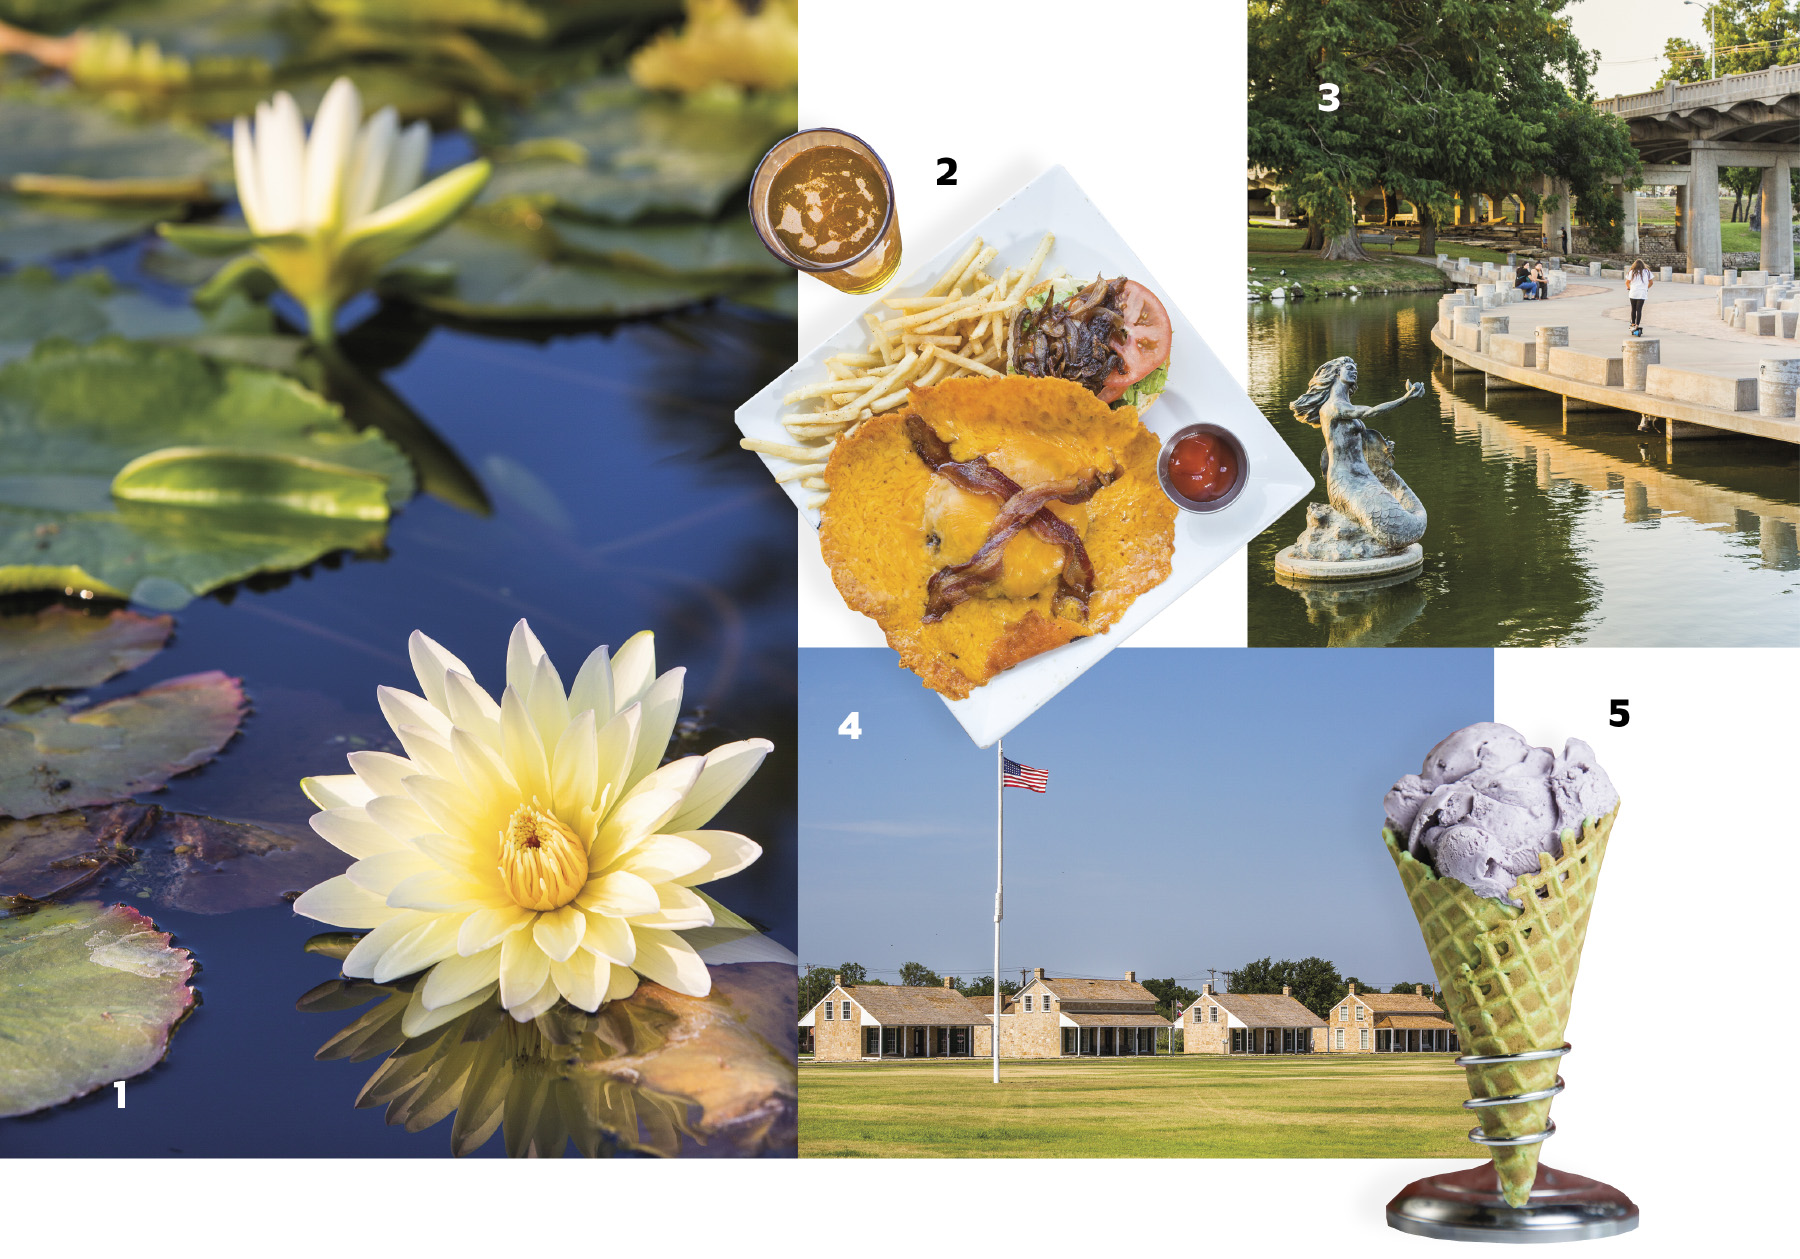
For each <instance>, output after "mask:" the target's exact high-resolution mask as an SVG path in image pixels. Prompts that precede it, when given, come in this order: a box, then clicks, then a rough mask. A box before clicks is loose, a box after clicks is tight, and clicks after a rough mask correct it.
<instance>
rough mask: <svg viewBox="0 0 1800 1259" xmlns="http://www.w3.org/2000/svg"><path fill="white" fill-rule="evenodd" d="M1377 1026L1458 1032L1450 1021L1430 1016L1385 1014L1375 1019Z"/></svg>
mask: <svg viewBox="0 0 1800 1259" xmlns="http://www.w3.org/2000/svg"><path fill="white" fill-rule="evenodd" d="M1375 1026H1376V1027H1378V1028H1380V1027H1391V1028H1398V1029H1409V1028H1415V1027H1416V1028H1421V1029H1427V1030H1431V1031H1447V1032H1453V1031H1455V1030H1456V1027H1455V1025H1454V1024H1452V1023H1451V1022H1450V1020H1449V1019H1440V1018H1434V1017H1433V1016H1431V1015H1429V1014H1383V1015H1379V1016H1377V1018H1376V1019H1375Z"/></svg>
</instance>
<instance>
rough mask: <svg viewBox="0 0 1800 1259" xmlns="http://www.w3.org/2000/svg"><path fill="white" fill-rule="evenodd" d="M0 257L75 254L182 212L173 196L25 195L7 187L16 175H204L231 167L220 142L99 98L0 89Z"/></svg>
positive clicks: (218, 175)
mask: <svg viewBox="0 0 1800 1259" xmlns="http://www.w3.org/2000/svg"><path fill="white" fill-rule="evenodd" d="M0 135H4V136H5V137H6V143H5V144H4V145H0V188H5V189H7V190H6V191H0V260H3V261H6V262H14V263H18V262H31V261H37V260H42V259H47V258H54V257H60V256H62V255H64V254H73V253H82V252H85V251H88V250H92V249H97V248H100V247H101V246H103V245H107V244H110V243H112V242H113V241H118V240H124V239H127V238H129V237H131V236H134V235H136V234H137V233H139V232H141V231H143V230H145V229H146V228H148V227H149V226H150V225H151V224H152V223H156V222H158V221H160V220H162V219H165V218H172V217H180V215H181V213H182V206H181V205H180V204H179V203H178V202H159V203H155V204H121V203H117V202H113V201H110V200H86V199H81V198H70V197H38V196H23V195H19V194H18V193H15V192H13V191H10V188H11V183H10V181H11V180H12V179H13V177H14V176H18V175H26V174H32V175H75V176H80V177H82V178H84V179H93V180H119V179H146V178H157V179H179V178H181V177H184V176H189V177H191V176H199V177H201V178H204V179H208V180H215V179H225V178H228V176H229V166H230V163H229V153H228V150H227V146H226V144H225V142H224V141H223V140H221V139H219V138H218V137H217V136H213V135H209V134H207V133H206V132H204V131H198V130H193V129H190V128H187V127H181V126H176V125H174V124H172V123H167V122H153V123H138V122H131V121H128V120H126V119H123V118H120V117H118V116H117V115H115V114H113V113H110V112H108V111H107V110H105V109H101V108H100V107H98V106H94V105H86V104H82V103H79V102H76V101H53V100H46V99H43V98H41V97H27V96H17V95H6V96H0Z"/></svg>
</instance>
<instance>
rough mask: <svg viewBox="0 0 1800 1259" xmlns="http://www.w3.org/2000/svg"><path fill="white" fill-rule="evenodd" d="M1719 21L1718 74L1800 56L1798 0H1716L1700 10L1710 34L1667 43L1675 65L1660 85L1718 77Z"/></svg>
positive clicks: (1783, 62) (1764, 66)
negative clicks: (1714, 55) (1713, 56)
mask: <svg viewBox="0 0 1800 1259" xmlns="http://www.w3.org/2000/svg"><path fill="white" fill-rule="evenodd" d="M1715 20H1716V21H1717V23H1718V25H1717V28H1716V30H1717V39H1718V75H1719V77H1721V78H1723V77H1724V76H1725V75H1728V74H1748V73H1749V72H1750V71H1752V70H1767V69H1768V68H1769V67H1770V66H1786V65H1793V64H1794V62H1795V61H1800V9H1796V8H1795V6H1794V0H1715V3H1713V4H1709V5H1707V6H1706V9H1705V11H1704V12H1703V13H1702V14H1701V15H1700V28H1701V29H1702V30H1704V31H1705V32H1707V37H1706V39H1705V40H1702V41H1699V42H1696V41H1694V40H1691V39H1682V38H1680V37H1679V36H1678V37H1676V38H1673V39H1670V40H1668V41H1667V42H1665V43H1664V44H1663V55H1664V56H1665V57H1667V58H1668V59H1669V68H1668V69H1667V70H1665V71H1664V72H1663V76H1662V78H1660V79H1658V80H1657V81H1656V86H1658V87H1661V86H1662V85H1663V84H1665V83H1670V82H1674V83H1701V82H1704V81H1705V80H1707V79H1710V78H1712V77H1713V70H1712V66H1711V64H1710V61H1709V57H1708V54H1709V52H1710V51H1711V41H1712V39H1713V37H1714V30H1715V27H1714V25H1713V23H1714V22H1715Z"/></svg>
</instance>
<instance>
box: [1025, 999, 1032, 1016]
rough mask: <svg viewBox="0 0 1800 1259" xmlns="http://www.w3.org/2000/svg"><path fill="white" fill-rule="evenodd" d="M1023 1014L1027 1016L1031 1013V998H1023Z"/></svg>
mask: <svg viewBox="0 0 1800 1259" xmlns="http://www.w3.org/2000/svg"><path fill="white" fill-rule="evenodd" d="M1025 1013H1027V1014H1030V1013H1031V998H1030V997H1026V998H1025Z"/></svg>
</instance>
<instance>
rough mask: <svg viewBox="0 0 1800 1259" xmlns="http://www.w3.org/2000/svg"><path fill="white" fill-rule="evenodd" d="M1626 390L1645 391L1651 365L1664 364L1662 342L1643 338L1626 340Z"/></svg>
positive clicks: (1628, 338) (1627, 338)
mask: <svg viewBox="0 0 1800 1259" xmlns="http://www.w3.org/2000/svg"><path fill="white" fill-rule="evenodd" d="M1624 345H1625V388H1627V389H1635V390H1637V391H1638V392H1639V393H1642V392H1643V390H1644V380H1645V376H1646V375H1647V373H1648V371H1649V368H1650V364H1652V363H1660V362H1662V342H1661V341H1656V340H1646V339H1645V338H1643V337H1626V338H1625V342H1624Z"/></svg>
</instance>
